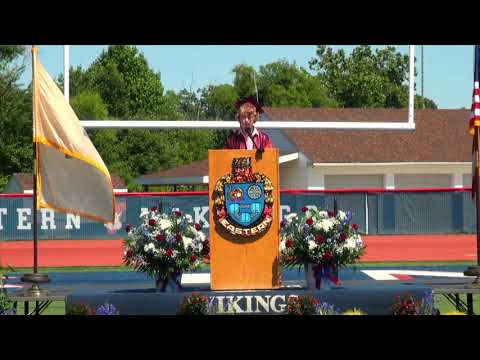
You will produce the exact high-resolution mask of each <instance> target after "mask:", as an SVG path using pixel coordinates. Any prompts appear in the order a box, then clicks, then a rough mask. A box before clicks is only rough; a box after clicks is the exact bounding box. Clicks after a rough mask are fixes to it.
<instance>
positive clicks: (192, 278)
mask: <svg viewBox="0 0 480 360" xmlns="http://www.w3.org/2000/svg"><path fill="white" fill-rule="evenodd" d="M209 283H210V273H200V274H183V275H182V284H209Z"/></svg>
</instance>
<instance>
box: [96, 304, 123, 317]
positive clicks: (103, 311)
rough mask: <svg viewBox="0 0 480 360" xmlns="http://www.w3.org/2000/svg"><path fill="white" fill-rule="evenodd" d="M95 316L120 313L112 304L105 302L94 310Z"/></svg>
mask: <svg viewBox="0 0 480 360" xmlns="http://www.w3.org/2000/svg"><path fill="white" fill-rule="evenodd" d="M95 315H120V312H119V311H118V310H117V308H116V307H115V306H114V305H113V304H111V303H109V302H108V301H107V302H105V304H103V305H100V306H99V307H98V308H97V310H95Z"/></svg>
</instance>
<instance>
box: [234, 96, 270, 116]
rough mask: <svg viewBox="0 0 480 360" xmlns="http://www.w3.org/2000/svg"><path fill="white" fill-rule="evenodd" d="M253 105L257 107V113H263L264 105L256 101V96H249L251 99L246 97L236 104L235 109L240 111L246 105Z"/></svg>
mask: <svg viewBox="0 0 480 360" xmlns="http://www.w3.org/2000/svg"><path fill="white" fill-rule="evenodd" d="M247 103H248V104H251V105H253V106H255V109H256V110H257V112H258V113H259V114H261V113H263V108H262V105H260V104H259V103H258V101H257V100H256V99H255V97H254V96H249V97H246V98H243V99H241V100H238V101H237V102H236V103H235V107H236V108H237V109H240V107H241V106H242V105H244V104H247Z"/></svg>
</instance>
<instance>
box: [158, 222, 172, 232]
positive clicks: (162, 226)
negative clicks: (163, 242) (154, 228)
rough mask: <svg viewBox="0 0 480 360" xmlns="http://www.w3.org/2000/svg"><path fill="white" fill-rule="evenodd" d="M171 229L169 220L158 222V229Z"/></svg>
mask: <svg viewBox="0 0 480 360" xmlns="http://www.w3.org/2000/svg"><path fill="white" fill-rule="evenodd" d="M171 227H172V222H171V221H170V220H167V219H161V220H160V229H162V230H167V229H170V228H171Z"/></svg>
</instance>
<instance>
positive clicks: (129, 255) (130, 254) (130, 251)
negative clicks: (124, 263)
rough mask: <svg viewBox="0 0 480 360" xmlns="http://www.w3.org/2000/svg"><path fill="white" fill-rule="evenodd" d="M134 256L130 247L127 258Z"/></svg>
mask: <svg viewBox="0 0 480 360" xmlns="http://www.w3.org/2000/svg"><path fill="white" fill-rule="evenodd" d="M132 256H133V250H131V249H129V250H128V251H127V258H131V257H132Z"/></svg>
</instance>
